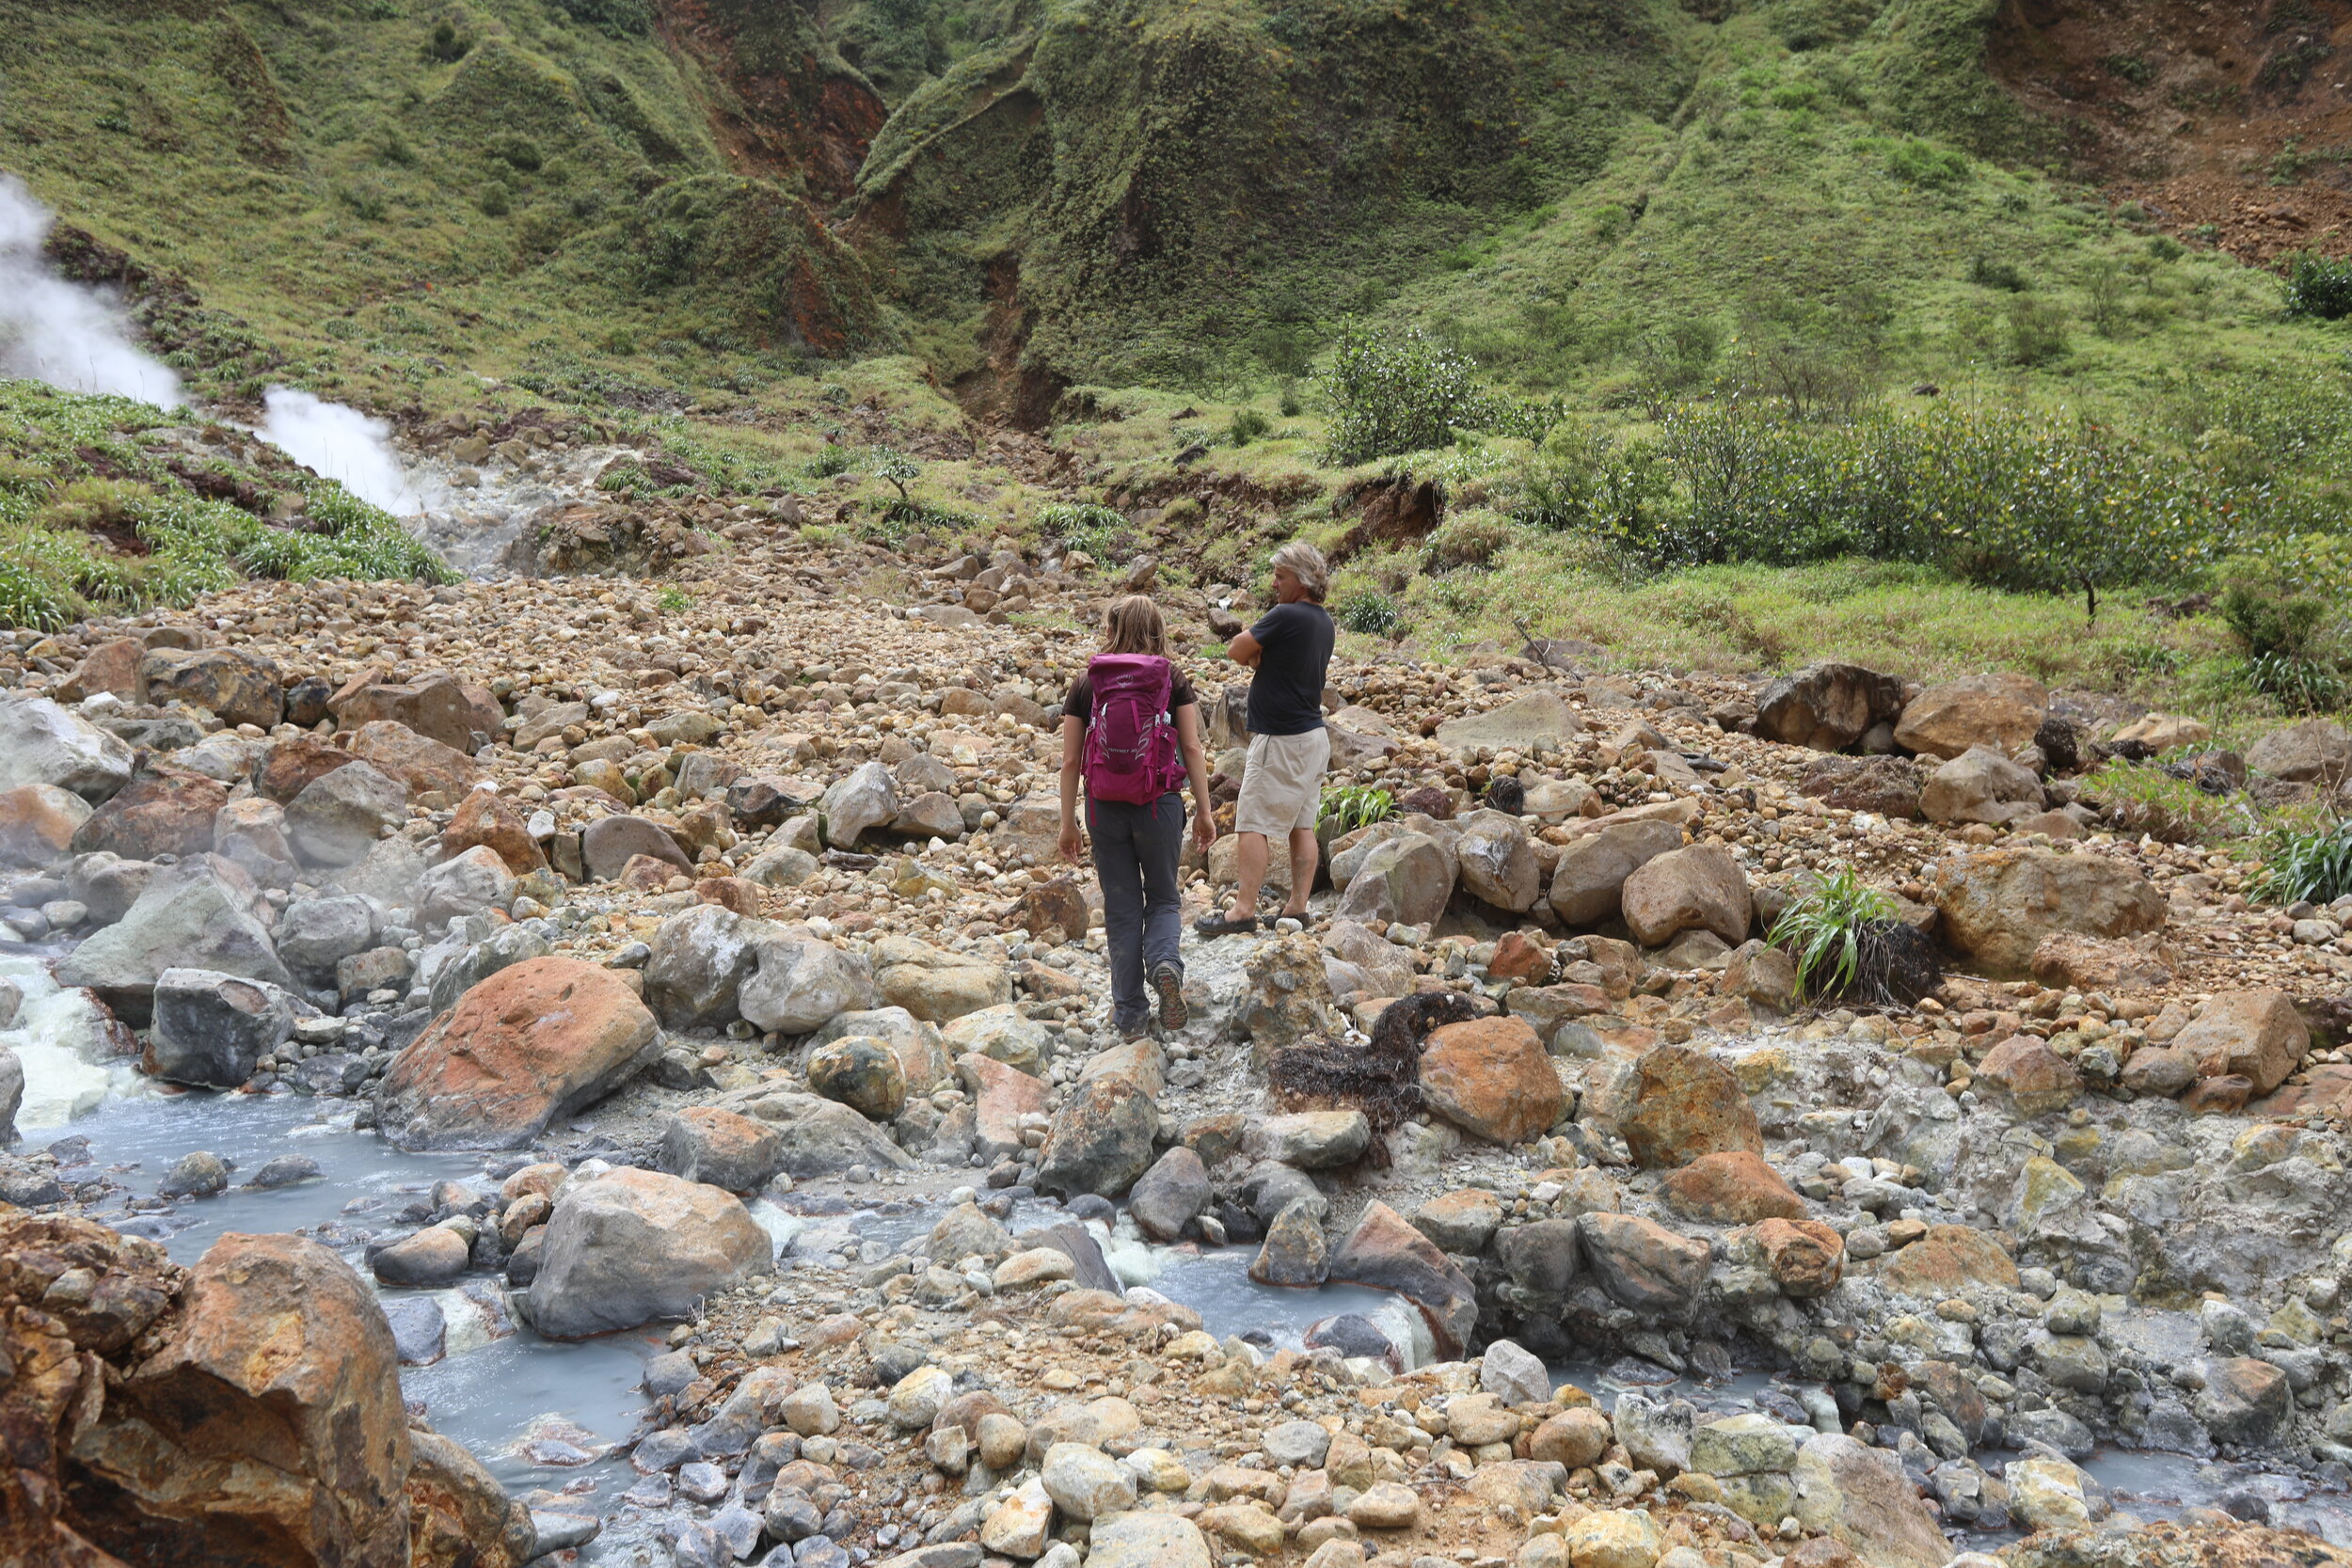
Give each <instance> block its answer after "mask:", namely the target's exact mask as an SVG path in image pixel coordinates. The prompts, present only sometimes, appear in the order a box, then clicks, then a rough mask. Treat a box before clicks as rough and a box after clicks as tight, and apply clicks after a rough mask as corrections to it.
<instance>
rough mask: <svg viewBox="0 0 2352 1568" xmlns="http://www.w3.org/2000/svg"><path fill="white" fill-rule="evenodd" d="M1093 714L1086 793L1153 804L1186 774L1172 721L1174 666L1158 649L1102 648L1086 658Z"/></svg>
mask: <svg viewBox="0 0 2352 1568" xmlns="http://www.w3.org/2000/svg"><path fill="white" fill-rule="evenodd" d="M1087 679H1088V681H1089V683H1090V684H1091V685H1092V686H1093V688H1094V719H1093V722H1091V723H1090V724H1089V725H1088V726H1087V743H1086V776H1087V793H1088V794H1089V795H1091V796H1093V797H1094V798H1095V799H1096V800H1124V801H1126V802H1127V803H1128V804H1130V805H1137V806H1148V805H1150V804H1151V803H1152V801H1154V800H1158V799H1159V798H1160V797H1161V796H1163V795H1165V794H1167V793H1168V791H1169V790H1171V789H1173V788H1175V787H1176V785H1177V783H1178V781H1180V780H1182V779H1183V778H1184V760H1183V758H1182V756H1181V755H1180V754H1179V752H1178V749H1177V745H1176V726H1175V725H1174V724H1173V723H1171V722H1169V721H1168V695H1169V693H1170V692H1171V691H1172V690H1174V689H1175V680H1176V675H1175V669H1174V667H1173V666H1171V665H1170V664H1169V663H1168V660H1166V659H1164V658H1162V657H1160V656H1159V655H1157V654H1097V655H1095V656H1094V657H1093V658H1092V659H1091V660H1089V662H1088V664H1087Z"/></svg>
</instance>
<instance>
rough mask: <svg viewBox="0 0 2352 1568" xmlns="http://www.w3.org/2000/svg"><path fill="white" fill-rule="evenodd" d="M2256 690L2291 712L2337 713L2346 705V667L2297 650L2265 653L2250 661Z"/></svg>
mask: <svg viewBox="0 0 2352 1568" xmlns="http://www.w3.org/2000/svg"><path fill="white" fill-rule="evenodd" d="M2246 676H2247V679H2248V680H2249V682H2251V683H2252V685H2253V688H2254V689H2255V690H2257V691H2259V692H2261V693H2262V694H2263V695H2264V696H2265V697H2270V698H2274V699H2276V700H2277V702H2278V703H2279V705H2280V706H2281V707H2283V708H2285V709H2286V710H2287V711H2288V712H2289V713H2333V712H2335V711H2336V710H2337V709H2338V708H2341V707H2343V706H2344V696H2345V694H2346V692H2347V690H2352V687H2347V686H2346V684H2345V682H2344V673H2343V671H2341V670H2339V669H2338V668H2337V667H2336V666H2335V665H2334V664H2333V663H2332V662H2331V661H2329V660H2327V659H2322V658H2311V657H2298V656H2296V655H2294V654H2264V655H2261V656H2260V657H2254V658H2249V659H2248V660H2247V661H2246Z"/></svg>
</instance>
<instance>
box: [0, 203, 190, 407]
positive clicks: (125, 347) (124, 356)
mask: <svg viewBox="0 0 2352 1568" xmlns="http://www.w3.org/2000/svg"><path fill="white" fill-rule="evenodd" d="M49 223H50V214H49V213H48V211H47V210H46V209H45V208H43V207H42V206H41V204H40V202H38V201H35V200H34V199H33V196H32V193H31V192H30V191H27V190H26V189H25V188H24V185H23V184H22V183H20V182H18V181H16V180H15V179H13V178H12V177H10V176H8V175H5V174H0V375H8V376H16V377H25V378H29V379H31V380H34V381H45V382H47V383H48V384H49V385H51V386H52V387H60V388H64V389H65V390H67V391H69V392H100V393H111V394H113V395H115V396H117V397H126V398H136V399H138V400H139V401H140V402H141V403H151V404H155V405H156V406H158V407H161V408H173V407H177V406H178V405H179V404H180V402H181V398H182V393H181V389H180V378H179V377H178V376H177V375H174V374H173V373H172V372H171V369H170V367H169V366H167V365H165V364H163V363H162V362H160V361H159V360H157V359H155V358H154V357H153V356H151V355H148V354H145V353H143V352H141V351H140V349H139V348H138V347H137V345H135V343H133V342H132V341H131V339H130V335H129V333H128V332H127V331H126V330H125V328H124V323H123V318H122V312H121V310H120V309H119V308H118V307H117V306H116V305H115V303H114V302H113V301H112V300H110V299H108V298H106V297H105V296H104V295H103V294H101V293H97V292H96V291H95V290H91V289H85V288H82V287H81V286H79V285H78V284H73V283H69V282H67V281H66V280H65V279H64V278H61V277H56V275H55V274H53V273H51V272H50V270H49V269H48V267H47V266H46V265H45V264H44V263H43V261H42V260H41V254H40V242H41V237H42V236H43V235H45V234H47V233H48V232H49Z"/></svg>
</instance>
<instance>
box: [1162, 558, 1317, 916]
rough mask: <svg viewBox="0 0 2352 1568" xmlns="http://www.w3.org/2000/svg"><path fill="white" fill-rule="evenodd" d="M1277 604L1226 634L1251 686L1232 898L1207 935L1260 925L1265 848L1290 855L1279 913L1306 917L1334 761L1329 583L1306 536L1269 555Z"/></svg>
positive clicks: (1231, 653) (1235, 819)
mask: <svg viewBox="0 0 2352 1568" xmlns="http://www.w3.org/2000/svg"><path fill="white" fill-rule="evenodd" d="M1271 565H1272V568H1273V576H1274V607H1273V608H1272V609H1271V610H1267V611H1266V612H1265V614H1263V616H1261V617H1259V620H1258V624H1257V625H1256V626H1251V627H1250V628H1249V629H1248V631H1246V632H1243V633H1242V634H1241V635H1240V636H1238V637H1236V638H1234V639H1233V641H1232V646H1231V647H1229V648H1227V649H1226V650H1225V651H1226V654H1227V656H1228V657H1231V658H1232V660H1233V662H1234V663H1236V664H1240V665H1244V666H1246V667H1248V669H1250V670H1253V671H1255V672H1256V674H1255V676H1254V678H1252V679H1251V681H1250V683H1249V753H1248V761H1247V762H1246V763H1245V764H1244V765H1243V768H1242V775H1241V800H1239V801H1238V802H1236V803H1235V805H1234V807H1233V832H1235V833H1236V834H1238V835H1239V837H1238V838H1237V839H1236V841H1235V843H1234V854H1233V875H1234V876H1235V878H1236V879H1237V881H1236V884H1235V886H1234V888H1233V901H1232V904H1230V905H1229V906H1227V907H1226V909H1225V910H1224V911H1223V912H1222V913H1219V914H1212V915H1207V916H1204V917H1202V918H1201V919H1200V920H1196V921H1194V922H1193V923H1192V928H1193V929H1194V930H1196V931H1198V932H1200V934H1201V935H1202V936H1204V937H1221V936H1225V935H1228V934H1230V933H1232V932H1234V931H1254V930H1256V929H1257V928H1258V887H1259V884H1260V883H1262V882H1263V881H1264V879H1265V873H1266V862H1267V858H1268V855H1269V853H1270V847H1271V845H1272V844H1273V843H1274V842H1275V841H1277V840H1279V841H1280V842H1281V844H1282V846H1283V847H1284V849H1285V850H1286V851H1287V852H1288V853H1289V856H1290V867H1291V877H1290V896H1289V897H1288V898H1286V899H1284V900H1283V902H1282V913H1283V914H1286V915H1290V916H1293V917H1295V919H1298V920H1300V921H1302V922H1303V921H1304V920H1306V919H1307V895H1308V894H1310V893H1311V892H1312V891H1313V890H1314V885H1315V849H1316V846H1315V814H1316V812H1317V811H1318V810H1319V809H1320V808H1321V806H1322V804H1323V774H1324V770H1325V768H1327V767H1328V766H1329V765H1330V761H1331V735H1330V732H1329V731H1328V730H1327V729H1325V728H1324V727H1323V680H1324V675H1325V674H1326V673H1327V672H1328V670H1329V669H1330V666H1331V642H1332V629H1331V617H1330V616H1329V615H1328V614H1327V613H1326V612H1325V610H1324V608H1323V595H1324V594H1325V593H1326V592H1327V590H1328V588H1329V586H1330V581H1331V577H1330V571H1329V569H1328V568H1327V566H1325V564H1324V562H1323V553H1322V552H1321V551H1320V550H1317V549H1316V548H1315V547H1314V546H1312V545H1310V544H1308V543H1307V542H1306V541H1305V540H1304V539H1294V540H1292V541H1291V542H1290V543H1289V544H1287V545H1285V546H1282V547H1281V548H1280V549H1279V550H1276V551H1275V552H1274V560H1273V562H1271Z"/></svg>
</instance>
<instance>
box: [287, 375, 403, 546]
mask: <svg viewBox="0 0 2352 1568" xmlns="http://www.w3.org/2000/svg"><path fill="white" fill-rule="evenodd" d="M263 401H264V403H265V404H266V405H267V406H268V409H269V417H268V418H267V419H266V420H262V436H263V438H265V439H267V440H269V441H271V442H273V443H275V444H276V445H277V446H278V449H279V450H280V451H283V452H285V454H286V455H287V456H289V457H291V458H293V459H294V461H295V462H297V463H300V464H302V465H304V466H305V467H310V468H313V469H316V470H317V471H318V472H319V473H320V474H322V475H323V476H325V477H326V478H327V479H331V480H334V481H336V482H338V483H341V484H342V487H343V488H344V489H346V490H348V491H350V492H351V493H352V494H353V495H355V496H357V497H358V498H359V499H361V500H364V501H373V503H374V504H376V505H377V506H380V507H382V508H383V509H384V510H385V511H387V512H389V513H390V514H392V515H394V516H396V517H405V516H408V515H412V514H414V513H418V512H421V511H423V510H424V503H423V502H422V501H421V499H419V498H418V496H417V493H416V491H415V490H414V489H413V488H411V487H410V485H409V483H408V479H407V476H406V475H405V473H403V472H402V470H401V466H400V459H399V458H397V457H396V456H394V455H393V453H392V442H391V435H392V427H391V426H390V425H389V424H387V423H386V422H385V421H384V420H372V419H370V418H369V417H368V416H367V415H365V414H362V413H360V412H359V410H358V409H357V408H353V407H350V406H348V405H346V404H340V403H327V402H326V401H324V400H322V399H319V398H315V397H312V396H311V395H310V393H308V392H303V391H297V390H295V389H294V388H292V387H272V388H270V389H269V392H268V394H267V396H266V397H265V398H264V400H263Z"/></svg>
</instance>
